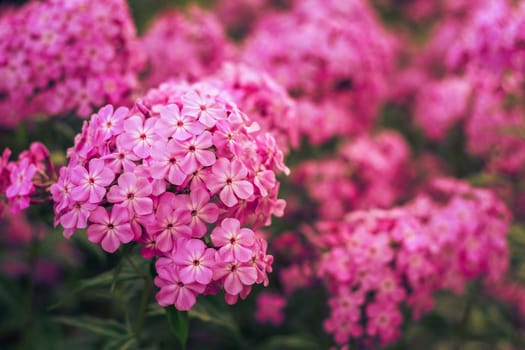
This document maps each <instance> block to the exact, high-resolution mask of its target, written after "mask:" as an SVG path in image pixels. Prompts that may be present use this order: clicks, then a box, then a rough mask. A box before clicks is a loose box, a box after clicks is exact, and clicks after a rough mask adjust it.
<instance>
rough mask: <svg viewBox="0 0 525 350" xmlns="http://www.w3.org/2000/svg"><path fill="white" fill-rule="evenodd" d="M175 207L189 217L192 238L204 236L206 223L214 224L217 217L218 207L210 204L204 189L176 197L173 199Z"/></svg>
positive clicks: (208, 196) (197, 189)
mask: <svg viewBox="0 0 525 350" xmlns="http://www.w3.org/2000/svg"><path fill="white" fill-rule="evenodd" d="M175 202H176V207H177V208H182V209H183V210H186V211H187V212H188V213H189V214H190V215H191V222H190V227H191V229H192V236H193V237H196V238H200V237H202V236H204V235H205V234H206V231H207V228H206V223H209V224H211V223H214V222H215V221H217V218H218V217H219V207H217V205H216V204H215V203H211V202H210V195H209V193H208V191H207V190H206V189H202V188H196V189H194V190H192V191H191V192H190V195H189V196H187V195H178V196H177V197H176V198H175Z"/></svg>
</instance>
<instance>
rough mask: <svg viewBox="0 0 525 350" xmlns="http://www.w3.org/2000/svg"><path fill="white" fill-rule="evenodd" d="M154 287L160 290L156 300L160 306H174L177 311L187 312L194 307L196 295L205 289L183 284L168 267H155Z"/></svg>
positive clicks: (201, 286)
mask: <svg viewBox="0 0 525 350" xmlns="http://www.w3.org/2000/svg"><path fill="white" fill-rule="evenodd" d="M157 274H158V275H157V277H155V285H156V286H157V287H159V288H160V291H159V292H158V293H157V295H156V298H157V302H158V303H159V305H160V306H170V305H175V307H176V308H177V309H178V310H181V311H187V310H189V309H191V308H192V306H193V305H195V302H196V301H197V294H201V293H203V292H204V290H205V289H206V286H205V285H204V284H200V283H184V282H182V281H181V279H180V277H179V272H178V271H177V270H176V269H173V268H169V267H168V266H160V267H157Z"/></svg>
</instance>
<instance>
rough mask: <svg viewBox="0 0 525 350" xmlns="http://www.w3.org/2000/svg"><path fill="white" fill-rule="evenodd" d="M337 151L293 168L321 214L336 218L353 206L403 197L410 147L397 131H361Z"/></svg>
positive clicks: (376, 204) (385, 203)
mask: <svg viewBox="0 0 525 350" xmlns="http://www.w3.org/2000/svg"><path fill="white" fill-rule="evenodd" d="M338 153H339V154H338V155H337V156H336V157H332V158H327V159H322V160H320V161H306V162H303V163H302V164H301V165H299V167H298V168H297V169H296V170H295V171H294V176H293V180H294V182H295V183H297V184H300V185H301V186H305V187H306V189H307V191H308V194H309V195H310V197H311V198H312V199H313V200H314V201H315V202H317V203H318V204H319V211H320V215H321V217H323V218H325V219H337V218H340V217H342V216H343V215H344V214H345V213H347V212H348V211H350V210H352V209H358V208H372V207H383V208H386V207H389V206H391V205H393V204H394V203H395V202H396V201H398V200H399V199H400V198H402V196H403V194H404V192H405V191H404V185H406V183H407V179H409V178H410V172H409V171H408V168H409V161H410V150H409V148H408V145H407V144H406V142H405V141H404V139H403V138H402V137H401V136H400V135H399V134H397V133H396V132H394V131H383V132H382V133H379V134H377V135H374V136H368V135H362V136H359V137H357V138H355V139H353V140H351V141H348V142H347V143H345V144H343V145H342V146H341V147H340V148H339V150H338ZM377 174H381V176H377Z"/></svg>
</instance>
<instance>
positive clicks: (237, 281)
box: [213, 253, 257, 295]
mask: <svg viewBox="0 0 525 350" xmlns="http://www.w3.org/2000/svg"><path fill="white" fill-rule="evenodd" d="M215 261H216V267H215V269H214V270H213V279H214V280H219V279H222V280H223V285H224V290H225V291H226V293H228V294H231V295H238V294H239V293H241V292H242V290H243V288H244V287H245V286H251V285H252V284H254V283H255V281H256V280H257V271H256V270H255V267H253V266H251V265H249V264H247V263H240V262H238V261H229V260H228V259H224V258H223V257H222V256H221V254H220V253H217V254H216V256H215Z"/></svg>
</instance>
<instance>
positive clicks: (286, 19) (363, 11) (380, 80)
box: [242, 0, 397, 132]
mask: <svg viewBox="0 0 525 350" xmlns="http://www.w3.org/2000/svg"><path fill="white" fill-rule="evenodd" d="M294 5H295V6H293V8H292V9H291V10H290V11H289V12H287V13H286V14H281V13H269V14H268V15H267V16H265V17H263V18H261V20H260V22H259V23H258V24H257V26H256V28H255V29H254V32H253V34H252V35H251V36H250V37H249V38H247V40H246V43H245V45H244V47H243V53H242V60H243V61H245V62H247V63H249V64H253V65H255V66H257V67H261V68H262V69H264V70H266V71H267V72H268V73H269V74H271V75H272V77H274V78H275V79H276V80H277V81H278V82H279V83H281V84H283V85H284V86H285V87H286V88H287V89H288V91H289V92H290V94H291V95H292V96H293V97H298V98H300V99H307V100H311V101H312V102H313V103H314V104H319V103H322V102H323V101H326V100H331V101H337V104H340V105H341V106H343V108H344V110H345V111H346V113H345V114H344V115H345V118H347V119H350V120H352V121H354V123H353V124H355V125H354V127H357V126H359V127H362V128H363V129H366V128H367V127H369V126H370V124H371V122H372V121H373V119H374V117H375V114H376V112H377V110H378V107H379V104H380V102H381V100H382V99H383V97H384V96H385V94H386V89H387V86H388V82H387V79H388V78H387V77H388V76H389V73H390V72H391V71H392V70H393V66H394V56H395V53H396V51H397V42H396V40H394V38H393V36H391V35H390V34H388V33H387V32H386V31H385V30H384V29H383V28H382V26H381V25H380V24H379V22H378V20H377V19H376V18H375V15H374V13H373V10H372V9H371V8H370V7H369V6H368V4H367V3H366V2H364V1H351V2H345V3H344V4H343V3H341V2H337V1H317V0H311V1H301V2H296V3H295V4H294ZM364 28H366V30H364ZM270 42H271V43H272V44H271V45H269V44H268V43H270ZM312 43H315V44H314V45H312ZM315 126H317V125H315ZM315 126H314V125H310V129H311V130H312V132H315V130H316V127H315Z"/></svg>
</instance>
